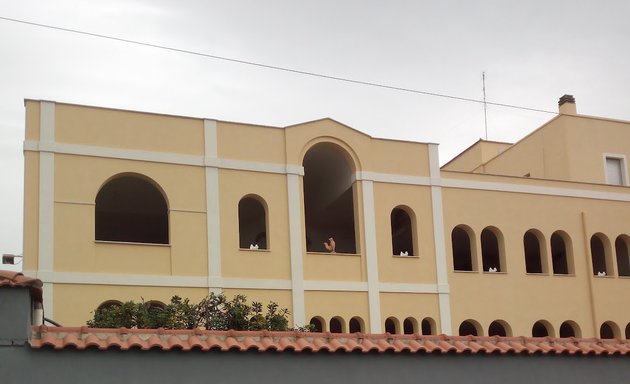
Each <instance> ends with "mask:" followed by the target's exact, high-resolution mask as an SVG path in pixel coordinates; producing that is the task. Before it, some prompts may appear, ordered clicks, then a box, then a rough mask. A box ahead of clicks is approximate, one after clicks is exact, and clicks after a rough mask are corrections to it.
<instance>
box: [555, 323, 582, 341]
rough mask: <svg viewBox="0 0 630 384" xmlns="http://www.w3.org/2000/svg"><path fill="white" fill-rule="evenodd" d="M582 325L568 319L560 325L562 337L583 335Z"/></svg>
mask: <svg viewBox="0 0 630 384" xmlns="http://www.w3.org/2000/svg"><path fill="white" fill-rule="evenodd" d="M581 336H582V333H581V332H580V327H579V326H578V325H577V323H576V322H574V321H571V320H567V321H565V322H563V323H562V324H561V325H560V337H581Z"/></svg>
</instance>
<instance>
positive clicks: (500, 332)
mask: <svg viewBox="0 0 630 384" xmlns="http://www.w3.org/2000/svg"><path fill="white" fill-rule="evenodd" d="M488 336H503V337H505V336H508V333H507V330H506V329H505V326H503V324H501V322H499V321H493V322H492V323H490V327H488Z"/></svg>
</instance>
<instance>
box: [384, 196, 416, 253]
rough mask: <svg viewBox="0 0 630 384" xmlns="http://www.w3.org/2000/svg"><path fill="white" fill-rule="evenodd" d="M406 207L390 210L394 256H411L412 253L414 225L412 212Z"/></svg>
mask: <svg viewBox="0 0 630 384" xmlns="http://www.w3.org/2000/svg"><path fill="white" fill-rule="evenodd" d="M410 211H411V210H410V209H409V208H407V207H404V208H403V207H396V208H394V209H393V210H392V213H391V215H390V218H391V229H392V251H393V254H394V255H400V256H413V255H414V254H415V253H414V229H413V228H414V223H413V221H412V220H413V219H412V217H413V212H412V213H411V215H410V214H409V213H408V212H410Z"/></svg>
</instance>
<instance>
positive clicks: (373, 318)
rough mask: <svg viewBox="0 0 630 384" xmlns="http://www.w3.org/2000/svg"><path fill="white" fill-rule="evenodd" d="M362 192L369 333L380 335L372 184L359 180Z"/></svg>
mask: <svg viewBox="0 0 630 384" xmlns="http://www.w3.org/2000/svg"><path fill="white" fill-rule="evenodd" d="M361 185H362V190H363V232H364V233H365V250H364V252H365V261H366V267H367V281H368V306H369V310H370V332H371V333H381V332H382V326H381V296H380V291H379V282H378V253H377V251H376V217H375V214H374V182H372V181H371V180H361Z"/></svg>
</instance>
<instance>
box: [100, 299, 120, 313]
mask: <svg viewBox="0 0 630 384" xmlns="http://www.w3.org/2000/svg"><path fill="white" fill-rule="evenodd" d="M121 305H122V302H120V301H118V300H107V301H104V302H102V303H101V305H99V306H98V307H97V308H96V311H101V310H104V309H109V308H113V307H120V306H121Z"/></svg>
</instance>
